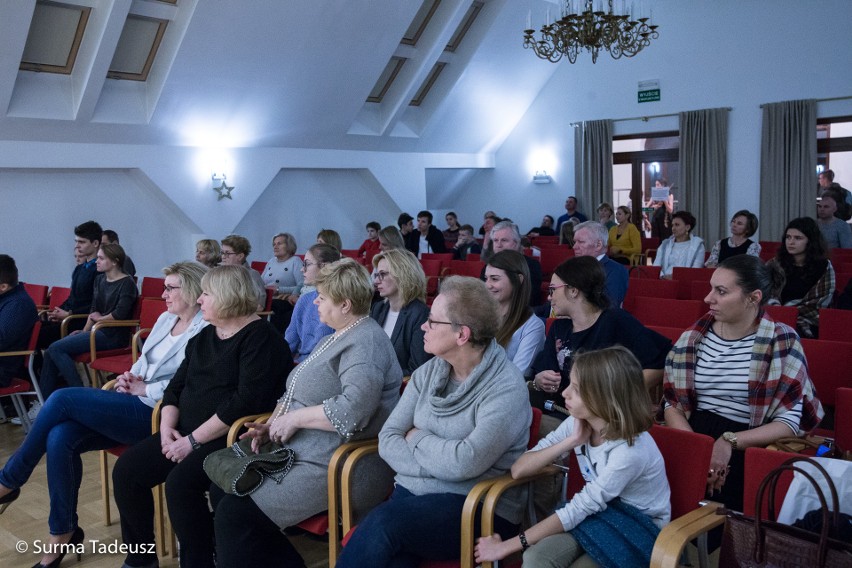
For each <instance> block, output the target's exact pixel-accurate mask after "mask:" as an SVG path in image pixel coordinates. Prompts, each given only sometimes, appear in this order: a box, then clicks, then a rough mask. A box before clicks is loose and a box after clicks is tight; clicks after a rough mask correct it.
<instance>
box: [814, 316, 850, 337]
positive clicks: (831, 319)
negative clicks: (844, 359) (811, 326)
mask: <svg viewBox="0 0 852 568" xmlns="http://www.w3.org/2000/svg"><path fill="white" fill-rule="evenodd" d="M819 337H820V339H828V340H829V341H842V342H844V343H848V342H852V311H850V310H833V309H830V308H823V309H821V310H820V311H819Z"/></svg>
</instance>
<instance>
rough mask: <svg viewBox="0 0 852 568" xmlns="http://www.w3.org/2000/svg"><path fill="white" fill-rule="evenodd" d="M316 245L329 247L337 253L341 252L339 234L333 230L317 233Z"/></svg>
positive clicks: (341, 243) (341, 244)
mask: <svg viewBox="0 0 852 568" xmlns="http://www.w3.org/2000/svg"><path fill="white" fill-rule="evenodd" d="M317 243H319V244H321V245H323V244H324V245H331V246H333V247H334V248H336V249H337V250H338V251H341V250H343V241H342V240H341V238H340V234H339V233H338V232H337V231H335V230H334V229H323V230H321V231H320V232H319V233H317Z"/></svg>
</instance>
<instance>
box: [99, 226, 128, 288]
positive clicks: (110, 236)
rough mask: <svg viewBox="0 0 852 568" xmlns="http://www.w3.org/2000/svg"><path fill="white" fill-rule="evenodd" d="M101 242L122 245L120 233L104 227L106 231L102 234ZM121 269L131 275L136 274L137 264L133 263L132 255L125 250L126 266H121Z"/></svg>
mask: <svg viewBox="0 0 852 568" xmlns="http://www.w3.org/2000/svg"><path fill="white" fill-rule="evenodd" d="M101 244H102V245H120V244H121V243H120V242H119V240H118V233H116V232H115V231H113V230H112V229H104V232H103V234H102V235H101ZM122 248H124V247H122ZM121 270H122V271H123V272H124V273H125V274H127V275H128V276H130V277H133V276H136V265H135V264H133V260H131V259H130V256H128V255H127V251H125V254H124V266H122V267H121Z"/></svg>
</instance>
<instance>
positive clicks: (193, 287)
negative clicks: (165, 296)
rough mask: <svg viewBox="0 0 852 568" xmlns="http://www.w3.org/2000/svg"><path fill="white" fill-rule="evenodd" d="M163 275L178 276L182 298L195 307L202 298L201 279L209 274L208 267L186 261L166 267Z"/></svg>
mask: <svg viewBox="0 0 852 568" xmlns="http://www.w3.org/2000/svg"><path fill="white" fill-rule="evenodd" d="M213 242H216V241H213ZM163 274H164V275H165V276H172V275H174V276H177V278H178V281H179V282H180V296H181V298H183V301H184V302H186V303H187V304H190V305H193V304H195V303H196V302H197V301H198V297H199V296H201V279H202V278H204V275H205V274H207V267H206V266H204V265H201V264H198V263H197V262H190V261H188V260H185V261H183V262H176V263H174V264H170V265H169V266H167V267H165V268H164V269H163Z"/></svg>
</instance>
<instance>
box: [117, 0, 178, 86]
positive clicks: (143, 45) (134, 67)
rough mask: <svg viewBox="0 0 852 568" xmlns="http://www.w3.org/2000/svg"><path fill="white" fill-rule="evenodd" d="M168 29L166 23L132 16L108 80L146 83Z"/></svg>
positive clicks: (124, 30)
mask: <svg viewBox="0 0 852 568" xmlns="http://www.w3.org/2000/svg"><path fill="white" fill-rule="evenodd" d="M167 25H168V22H167V21H165V20H157V19H154V18H146V17H143V16H135V15H132V14H131V15H129V16H128V17H127V21H126V22H125V23H124V29H122V31H121V38H120V39H119V40H118V45H117V46H116V49H115V55H113V58H112V63H110V66H109V73H108V74H107V77H109V78H110V79H130V80H136V81H144V80H145V79H147V77H148V71H149V70H150V69H151V65H152V64H153V62H154V57H155V56H156V54H157V48H158V47H159V46H160V40H162V38H163V34H164V33H165V31H166V26H167Z"/></svg>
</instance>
